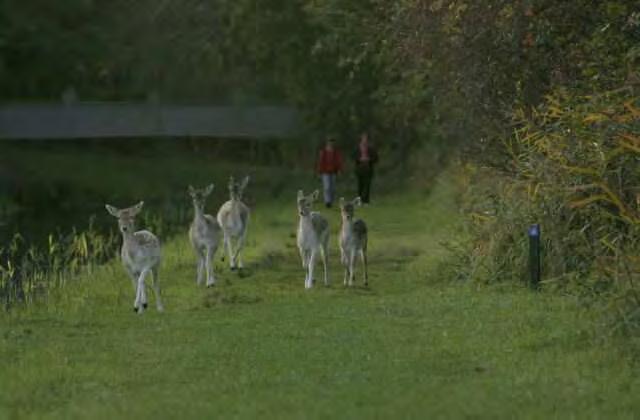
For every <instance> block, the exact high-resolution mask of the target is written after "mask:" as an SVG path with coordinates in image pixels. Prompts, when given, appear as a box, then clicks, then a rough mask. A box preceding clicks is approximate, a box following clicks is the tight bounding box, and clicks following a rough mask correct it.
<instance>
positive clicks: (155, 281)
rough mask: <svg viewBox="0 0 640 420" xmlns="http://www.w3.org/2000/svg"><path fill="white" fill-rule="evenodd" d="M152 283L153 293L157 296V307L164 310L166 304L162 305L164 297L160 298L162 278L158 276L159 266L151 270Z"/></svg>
mask: <svg viewBox="0 0 640 420" xmlns="http://www.w3.org/2000/svg"><path fill="white" fill-rule="evenodd" d="M151 276H152V277H151V280H152V282H151V285H152V287H153V294H154V296H155V297H156V308H157V309H158V312H162V311H164V306H163V305H162V299H161V298H160V280H159V278H158V267H156V268H154V269H152V270H151Z"/></svg>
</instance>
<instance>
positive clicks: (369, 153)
mask: <svg viewBox="0 0 640 420" xmlns="http://www.w3.org/2000/svg"><path fill="white" fill-rule="evenodd" d="M352 157H353V160H354V162H355V165H356V177H357V178H358V195H359V196H360V199H361V200H362V202H363V203H369V199H370V193H371V180H372V179H373V167H374V166H375V164H376V163H378V151H377V150H376V148H375V147H374V146H373V145H372V144H371V143H370V142H369V134H368V133H367V132H366V131H365V132H363V133H362V134H361V135H360V142H359V143H358V147H356V149H355V150H354V151H353V155H352Z"/></svg>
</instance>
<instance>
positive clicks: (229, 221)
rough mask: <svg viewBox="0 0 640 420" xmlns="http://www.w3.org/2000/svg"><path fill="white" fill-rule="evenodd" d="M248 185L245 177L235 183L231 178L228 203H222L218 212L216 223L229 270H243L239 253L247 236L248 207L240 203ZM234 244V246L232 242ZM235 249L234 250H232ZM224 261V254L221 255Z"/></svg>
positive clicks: (247, 178) (247, 179)
mask: <svg viewBox="0 0 640 420" xmlns="http://www.w3.org/2000/svg"><path fill="white" fill-rule="evenodd" d="M248 183H249V177H248V176H246V177H244V179H243V180H242V181H241V182H235V180H234V179H233V177H230V178H229V201H227V202H226V203H224V204H223V205H222V206H221V207H220V210H218V217H217V219H218V223H219V224H220V228H222V233H223V234H224V246H225V249H226V251H227V254H228V255H229V265H230V267H231V270H235V269H237V268H243V264H242V257H240V251H241V250H242V247H243V245H244V240H245V237H246V236H247V225H248V224H249V207H247V206H246V205H245V204H244V203H243V202H242V194H243V193H244V189H245V188H246V187H247V184H248ZM234 241H235V242H236V243H235V246H234V244H233V242H234ZM234 248H235V249H234ZM222 261H224V252H223V255H222Z"/></svg>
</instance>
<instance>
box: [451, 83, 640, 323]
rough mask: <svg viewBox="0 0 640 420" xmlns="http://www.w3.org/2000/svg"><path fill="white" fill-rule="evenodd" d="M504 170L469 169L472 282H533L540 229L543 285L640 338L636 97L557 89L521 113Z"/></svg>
mask: <svg viewBox="0 0 640 420" xmlns="http://www.w3.org/2000/svg"><path fill="white" fill-rule="evenodd" d="M513 124H514V129H513V132H512V135H511V136H510V137H508V138H506V139H505V140H504V141H503V145H504V148H503V150H504V156H503V158H504V159H503V165H502V170H501V171H500V170H495V169H489V168H486V167H484V168H483V167H480V166H478V165H469V167H468V168H467V176H468V183H469V185H470V186H471V188H470V189H469V190H467V194H466V196H467V200H466V202H465V206H466V208H467V212H468V215H469V222H470V223H469V225H468V226H469V229H470V232H471V236H472V238H473V239H472V241H471V242H470V243H469V244H468V245H467V246H463V247H462V248H461V252H460V257H461V258H462V259H464V260H465V261H466V264H465V267H466V268H465V269H464V270H462V272H461V275H462V276H463V277H467V278H472V279H473V280H474V281H479V282H484V283H492V282H504V281H512V282H513V281H516V282H521V281H525V280H526V269H527V256H528V242H527V236H526V229H527V227H528V225H529V224H532V223H540V224H541V225H542V235H543V236H542V237H543V245H544V246H543V275H544V286H545V287H546V288H548V289H556V290H561V291H563V292H571V293H577V294H578V295H579V296H581V297H583V298H584V301H585V302H587V303H588V304H590V305H592V306H594V307H596V308H598V309H600V310H602V311H603V319H605V320H607V322H606V323H605V324H606V325H607V331H626V332H630V331H634V332H636V333H637V332H640V299H639V296H640V283H639V281H640V278H639V274H640V213H639V207H638V205H639V204H640V201H639V200H640V189H639V187H638V186H639V185H640V165H639V163H640V137H639V136H638V133H640V106H639V103H638V99H637V98H635V97H634V96H633V95H632V92H631V91H630V90H628V89H621V90H617V91H612V92H606V93H604V94H599V95H592V96H577V95H571V94H569V93H568V92H566V91H558V92H555V93H554V94H552V95H549V96H548V97H547V99H546V102H545V103H544V105H542V106H540V107H538V108H536V109H535V110H534V112H533V113H531V114H526V113H525V112H524V111H523V110H519V111H517V112H516V113H515V114H514V118H513Z"/></svg>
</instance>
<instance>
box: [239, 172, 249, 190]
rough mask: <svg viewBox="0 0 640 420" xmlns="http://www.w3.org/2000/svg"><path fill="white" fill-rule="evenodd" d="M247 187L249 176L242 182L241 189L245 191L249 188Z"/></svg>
mask: <svg viewBox="0 0 640 420" xmlns="http://www.w3.org/2000/svg"><path fill="white" fill-rule="evenodd" d="M247 185H249V175H247V176H245V177H244V179H243V180H242V185H240V189H241V190H244V189H245V188H247Z"/></svg>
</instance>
